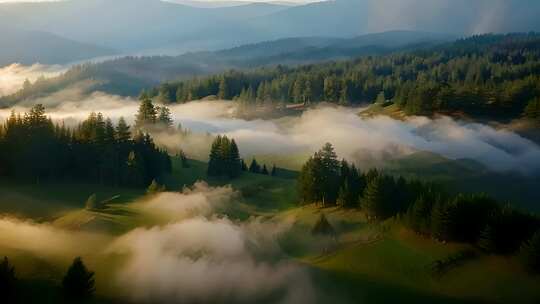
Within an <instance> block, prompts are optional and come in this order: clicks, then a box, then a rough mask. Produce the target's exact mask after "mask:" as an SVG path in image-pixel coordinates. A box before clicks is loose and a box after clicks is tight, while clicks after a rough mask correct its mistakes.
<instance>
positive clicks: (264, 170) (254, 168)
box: [242, 158, 277, 176]
mask: <svg viewBox="0 0 540 304" xmlns="http://www.w3.org/2000/svg"><path fill="white" fill-rule="evenodd" d="M242 171H249V172H251V173H255V174H263V175H271V176H276V174H277V168H276V165H273V166H272V169H271V171H268V167H267V166H266V164H263V165H262V167H261V165H260V164H259V162H257V159H255V158H253V159H252V160H251V163H250V164H249V167H248V166H247V165H246V163H244V161H242Z"/></svg>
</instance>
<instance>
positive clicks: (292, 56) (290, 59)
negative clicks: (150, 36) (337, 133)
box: [0, 31, 455, 106]
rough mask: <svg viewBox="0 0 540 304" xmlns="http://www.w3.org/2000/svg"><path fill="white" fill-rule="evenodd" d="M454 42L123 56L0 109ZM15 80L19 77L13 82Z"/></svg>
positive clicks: (307, 44) (284, 42) (367, 41)
mask: <svg viewBox="0 0 540 304" xmlns="http://www.w3.org/2000/svg"><path fill="white" fill-rule="evenodd" d="M453 39H455V36H452V35H446V34H436V33H429V32H412V31H391V32H384V33H376V34H368V35H361V36H357V37H354V38H329V37H299V38H285V39H279V40H274V41H265V42H261V43H254V44H248V45H243V46H240V47H235V48H231V49H224V50H219V51H215V52H194V53H186V54H183V55H180V56H151V57H137V56H135V57H134V56H128V57H122V58H117V59H113V60H107V61H104V62H100V63H95V64H86V65H83V66H78V65H77V66H75V67H73V68H71V69H69V70H68V71H67V72H66V74H64V75H60V76H58V77H56V78H51V79H48V80H44V81H39V82H35V83H34V84H33V85H32V86H30V87H29V88H27V90H24V91H21V92H19V93H17V94H15V95H11V96H4V97H1V96H0V106H6V105H10V104H14V103H17V102H20V101H23V100H27V99H29V98H31V97H37V96H44V95H47V94H50V93H55V92H58V91H61V90H64V89H67V88H74V87H76V88H77V90H78V91H81V90H82V91H83V92H82V93H90V92H92V91H95V90H98V91H102V92H106V93H110V94H118V95H128V96H136V95H138V94H139V93H140V92H141V90H143V89H148V88H151V87H154V86H156V85H158V84H159V83H161V82H166V81H171V80H180V79H187V78H191V77H194V76H201V75H208V74H212V73H218V72H222V71H225V70H228V69H249V68H255V67H261V66H273V65H278V64H281V65H299V64H309V63H317V62H323V61H329V60H342V59H351V58H355V57H359V56H369V55H383V54H388V53H391V52H396V51H403V50H413V49H420V48H428V47H431V46H433V45H437V44H441V43H445V42H448V41H452V40H453ZM19 78H20V77H19Z"/></svg>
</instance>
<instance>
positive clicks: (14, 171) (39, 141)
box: [0, 104, 172, 187]
mask: <svg viewBox="0 0 540 304" xmlns="http://www.w3.org/2000/svg"><path fill="white" fill-rule="evenodd" d="M171 170H172V168H171V159H170V157H169V155H168V154H167V153H166V152H165V151H162V150H160V149H159V148H158V147H156V145H155V144H154V142H153V140H152V138H151V137H150V135H148V134H145V133H142V132H137V133H135V134H134V135H133V134H132V132H131V128H130V126H129V125H127V123H126V121H125V120H124V119H123V118H120V119H119V121H118V123H117V124H116V125H114V124H113V122H112V121H111V120H110V119H108V118H105V117H103V115H102V114H101V113H91V114H90V115H89V116H88V118H87V119H86V120H84V121H82V122H81V123H79V124H78V125H77V126H76V127H72V128H70V127H66V126H65V125H64V124H61V123H56V124H55V123H53V121H52V120H51V119H50V118H48V117H47V116H46V113H45V108H44V107H43V106H42V105H40V104H38V105H36V106H34V107H32V108H31V109H30V110H29V111H28V113H24V114H23V115H21V114H17V113H15V112H14V111H13V112H12V113H11V115H10V117H9V118H8V119H7V121H6V122H5V123H4V124H2V125H0V175H1V176H5V177H9V178H16V179H20V180H26V181H31V182H34V183H38V184H39V183H40V182H41V181H45V180H47V181H51V180H76V181H84V182H90V183H96V184H97V183H99V184H102V185H108V186H130V187H142V186H147V185H148V184H149V183H150V182H151V181H152V180H154V179H160V177H162V175H164V174H166V173H170V172H171Z"/></svg>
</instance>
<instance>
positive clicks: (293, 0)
mask: <svg viewBox="0 0 540 304" xmlns="http://www.w3.org/2000/svg"><path fill="white" fill-rule="evenodd" d="M52 1H60V0H0V3H9V2H52ZM169 1H171V2H174V0H169ZM195 1H199V2H233V1H234V0H233V1H231V0H195ZM320 1H321V0H285V1H280V0H239V2H290V3H310V2H320Z"/></svg>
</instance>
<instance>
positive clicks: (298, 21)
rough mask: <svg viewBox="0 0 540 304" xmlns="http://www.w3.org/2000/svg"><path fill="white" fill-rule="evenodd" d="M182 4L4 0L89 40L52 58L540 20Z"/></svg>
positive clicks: (379, 6)
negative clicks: (19, 0) (17, 0)
mask: <svg viewBox="0 0 540 304" xmlns="http://www.w3.org/2000/svg"><path fill="white" fill-rule="evenodd" d="M182 3H184V4H179V3H173V2H164V1H160V0H113V1H111V0H67V1H59V2H37V3H36V2H34V3H3V4H0V28H8V27H16V28H17V29H18V30H24V31H40V32H41V34H40V35H41V36H39V37H36V38H33V39H34V40H36V41H40V40H45V39H48V38H46V37H45V35H56V36H58V37H61V38H65V39H67V41H65V42H63V43H68V44H69V43H71V44H73V43H75V41H76V42H79V43H84V44H87V45H92V47H87V48H86V49H87V53H84V54H81V53H80V52H78V51H76V49H74V50H72V51H69V48H63V49H66V51H65V52H64V53H63V54H62V56H58V57H60V58H58V59H55V60H51V61H53V62H52V63H65V62H69V61H72V60H73V59H79V58H78V57H94V56H101V55H103V54H104V53H107V54H114V53H115V52H118V53H131V54H133V53H135V54H136V53H140V52H144V51H147V53H154V54H164V53H169V54H180V53H183V52H185V51H193V50H216V49H221V48H228V47H234V46H239V45H242V44H247V43H254V42H261V41H267V40H273V39H280V38H287V37H305V36H328V37H353V36H357V35H360V34H365V33H371V32H381V31H387V30H414V31H430V32H439V33H452V34H455V35H468V34H474V33H482V32H513V31H530V30H540V21H539V20H538V18H536V15H535V14H534V12H535V11H537V10H538V8H540V2H538V1H535V0H472V1H469V0H335V1H324V2H316V3H311V4H305V5H298V6H290V5H287V4H288V3H285V4H269V3H253V4H244V5H236V4H241V3H240V2H238V3H236V2H235V3H233V2H231V3H229V5H228V6H227V5H226V6H225V7H223V6H220V7H213V8H208V7H195V6H196V4H194V3H193V1H188V2H182ZM188 4H189V5H188ZM203 4H204V3H203ZM233 4H234V5H233ZM204 5H206V6H208V5H209V4H204ZM204 5H203V6H204ZM199 6H200V5H199ZM80 12H84V14H81V13H80ZM479 16H481V17H479ZM45 33H48V34H45ZM12 36H13V35H11V37H12ZM70 40H71V41H70ZM3 43H5V44H6V45H11V46H12V48H13V49H17V47H20V46H21V45H22V44H21V43H20V42H19V41H18V40H17V39H14V38H13V39H11V38H9V37H8V38H5V37H4V41H3ZM29 49H31V48H29ZM55 49H58V48H54V45H45V46H43V47H42V51H43V52H54V50H55ZM148 50H151V51H148ZM29 52H30V51H29ZM40 53H41V51H40ZM76 54H79V55H76ZM3 57H4V58H3ZM27 57H29V58H32V59H33V58H35V59H36V61H40V62H46V61H47V59H48V57H47V56H42V55H41V54H39V55H32V54H31V55H26V57H25V56H22V55H21V57H20V58H15V59H17V61H21V62H26V61H27ZM6 58H8V57H7V56H0V64H5V62H6V60H7V59H6ZM9 58H10V59H9V60H11V57H9ZM9 60H7V61H9Z"/></svg>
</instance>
